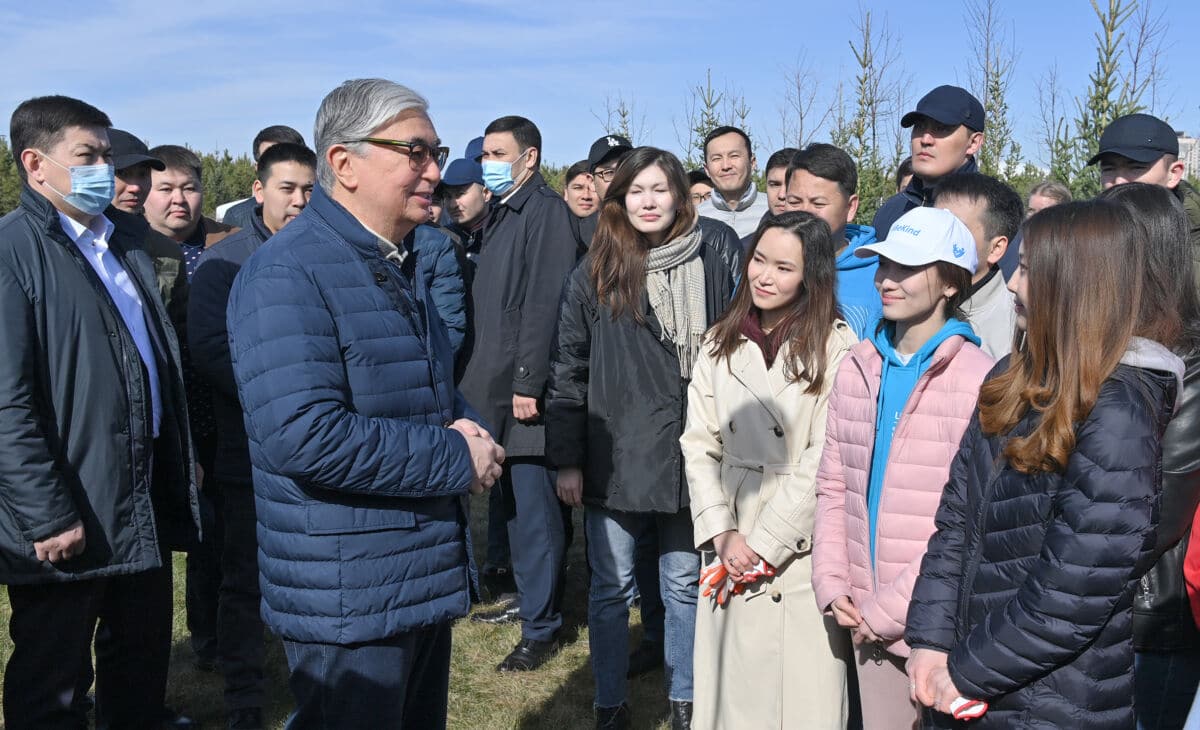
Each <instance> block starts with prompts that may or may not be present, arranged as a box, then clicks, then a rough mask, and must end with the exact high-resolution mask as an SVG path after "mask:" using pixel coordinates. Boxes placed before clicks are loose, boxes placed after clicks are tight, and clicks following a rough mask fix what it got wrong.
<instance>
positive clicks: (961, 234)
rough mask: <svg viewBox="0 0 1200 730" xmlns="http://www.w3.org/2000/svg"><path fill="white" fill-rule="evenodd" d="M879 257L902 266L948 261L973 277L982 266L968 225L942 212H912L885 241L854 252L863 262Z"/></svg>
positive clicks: (899, 220) (930, 209) (919, 210)
mask: <svg viewBox="0 0 1200 730" xmlns="http://www.w3.org/2000/svg"><path fill="white" fill-rule="evenodd" d="M876 254H877V255H879V256H883V257H884V258H887V259H891V260H892V261H895V262H896V263H898V264H900V265H902V266H925V265H927V264H932V263H933V262H935V261H945V262H946V263H950V264H954V265H955V266H961V267H962V268H964V269H966V270H967V271H969V272H971V273H972V274H974V273H975V269H976V267H978V266H979V252H977V251H976V250H975V237H974V236H972V235H971V231H970V230H969V229H968V228H967V226H966V224H964V223H963V222H962V221H960V220H959V219H958V218H957V217H956V216H955V215H954V214H953V213H951V212H950V211H948V210H942V209H941V208H913V209H912V210H910V211H908V212H907V213H905V214H904V215H902V216H900V217H899V218H898V219H896V222H895V223H893V224H892V227H891V229H889V230H888V233H887V238H886V239H885V240H883V241H877V242H876V243H869V244H867V245H865V246H859V247H858V248H856V249H854V255H855V256H859V257H861V258H864V259H865V258H867V257H868V256H871V255H876Z"/></svg>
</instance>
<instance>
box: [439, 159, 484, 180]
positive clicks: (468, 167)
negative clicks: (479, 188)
mask: <svg viewBox="0 0 1200 730" xmlns="http://www.w3.org/2000/svg"><path fill="white" fill-rule="evenodd" d="M468 183H479V184H480V185H482V184H483V166H482V165H480V164H479V163H478V162H476V161H475V160H464V159H462V158H459V159H457V160H453V161H451V162H450V164H449V165H446V171H445V172H443V173H442V184H443V185H452V186H453V185H466V184H468Z"/></svg>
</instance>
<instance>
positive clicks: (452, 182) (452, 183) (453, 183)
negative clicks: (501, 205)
mask: <svg viewBox="0 0 1200 730" xmlns="http://www.w3.org/2000/svg"><path fill="white" fill-rule="evenodd" d="M471 183H476V184H479V185H482V184H483V180H481V179H480V180H472V179H470V178H467V179H463V178H459V177H452V178H447V177H444V178H442V185H445V186H447V187H451V188H456V187H458V186H460V185H470V184H471Z"/></svg>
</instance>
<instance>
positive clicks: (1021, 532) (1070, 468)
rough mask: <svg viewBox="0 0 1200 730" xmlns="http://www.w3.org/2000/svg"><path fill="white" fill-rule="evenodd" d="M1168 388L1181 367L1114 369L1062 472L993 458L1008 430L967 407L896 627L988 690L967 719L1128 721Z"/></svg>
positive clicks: (1129, 724) (1170, 398) (1003, 724)
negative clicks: (982, 709)
mask: <svg viewBox="0 0 1200 730" xmlns="http://www.w3.org/2000/svg"><path fill="white" fill-rule="evenodd" d="M1006 366H1007V361H1002V362H1001V364H1000V365H998V366H997V371H999V370H1001V369H1002V368H1004V367H1006ZM1176 388H1177V386H1176V380H1175V376H1174V375H1171V374H1166V373H1163V372H1160V371H1157V370H1147V369H1141V368H1135V367H1131V366H1128V365H1120V366H1118V367H1117V369H1116V371H1115V372H1114V373H1113V374H1112V375H1111V376H1110V377H1109V379H1108V380H1106V381H1105V382H1104V384H1103V385H1102V387H1101V390H1100V394H1099V398H1098V399H1097V401H1096V404H1095V406H1094V407H1093V408H1092V411H1091V413H1090V414H1089V415H1088V417H1087V419H1086V420H1084V421H1083V422H1082V423H1080V424H1079V425H1078V426H1077V427H1076V439H1077V440H1076V447H1075V450H1074V452H1072V454H1071V456H1070V458H1069V459H1068V462H1067V465H1066V469H1065V470H1064V471H1063V472H1062V473H1054V474H1039V475H1032V476H1031V475H1026V474H1022V473H1020V472H1018V471H1016V470H1015V469H1013V468H1012V467H1010V466H1008V465H1007V464H1006V463H1004V462H1003V461H1002V457H1001V452H1002V451H1003V449H1004V445H1005V444H1006V443H1007V441H1008V436H989V435H986V434H984V433H982V431H981V429H980V425H979V416H978V413H976V415H975V417H974V418H973V419H972V422H971V425H970V426H969V427H968V429H967V432H966V434H965V435H964V436H963V440H962V445H961V448H960V450H959V452H958V455H957V456H956V457H955V460H954V462H953V464H952V465H951V469H950V480H949V483H948V485H947V487H946V491H945V493H944V495H943V496H942V502H941V506H940V507H939V509H938V513H937V528H938V530H937V532H936V533H935V534H934V536H933V537H932V538H931V539H930V542H929V551H928V553H927V554H926V555H925V559H924V561H923V562H922V565H921V574H920V577H919V578H918V579H917V583H916V586H915V588H914V590H913V598H912V602H911V603H910V604H909V610H908V624H907V630H906V631H905V640H906V641H907V642H908V644H909V645H910V646H912V647H913V648H914V649H917V648H925V649H935V650H938V651H943V652H948V653H949V655H950V656H949V662H948V668H949V671H950V676H951V678H952V679H953V680H954V684H955V686H956V687H957V688H958V689H959V691H960V692H961V693H962V694H963V696H965V697H969V698H974V699H983V700H987V701H988V702H989V703H990V705H991V707H990V709H989V711H988V712H987V714H986V715H984V716H983V718H982V719H980V720H976V721H974V722H972V723H971V724H970V727H971V728H973V729H976V728H1010V727H1022V728H1088V729H1089V730H1095V729H1097V728H1113V729H1114V730H1115V729H1116V728H1121V729H1122V730H1124V729H1126V728H1129V729H1132V728H1133V727H1135V724H1136V723H1135V720H1134V712H1133V644H1132V610H1131V607H1132V598H1133V590H1134V586H1135V584H1136V580H1137V578H1138V577H1139V576H1140V575H1141V574H1142V573H1143V572H1145V570H1146V569H1147V568H1148V567H1149V565H1150V563H1151V561H1152V560H1153V550H1154V546H1155V526H1156V524H1157V523H1158V513H1159V509H1158V508H1159V494H1160V487H1161V466H1160V465H1161V455H1162V445H1161V438H1162V433H1163V430H1164V429H1165V428H1166V424H1167V421H1168V420H1169V419H1170V414H1171V407H1172V404H1173V403H1174V399H1175V393H1176ZM1037 417H1038V416H1037V415H1036V414H1035V413H1032V412H1031V413H1030V414H1027V415H1026V416H1025V418H1024V419H1023V420H1022V421H1021V422H1020V423H1019V424H1018V425H1017V426H1016V427H1015V428H1014V429H1013V432H1012V435H1025V434H1028V433H1030V432H1031V431H1032V430H1033V428H1034V426H1035V424H1036V419H1037ZM927 714H928V715H929V716H928V717H927V725H932V726H936V727H954V726H955V723H954V722H953V721H952V720H951V719H950V718H949V717H947V716H946V715H940V714H934V713H927ZM963 727H965V725H964V726H963Z"/></svg>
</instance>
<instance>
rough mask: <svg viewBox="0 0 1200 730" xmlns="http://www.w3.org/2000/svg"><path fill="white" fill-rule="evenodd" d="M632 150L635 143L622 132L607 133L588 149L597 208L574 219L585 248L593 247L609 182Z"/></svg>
mask: <svg viewBox="0 0 1200 730" xmlns="http://www.w3.org/2000/svg"><path fill="white" fill-rule="evenodd" d="M632 150H633V144H632V143H631V142H630V141H629V140H628V139H627V138H626V137H624V136H622V135H620V134H606V135H604V136H603V137H601V138H600V139H598V140H596V141H595V142H592V146H591V148H590V149H588V156H587V160H586V164H587V169H588V171H589V172H591V174H592V186H593V187H595V189H596V210H595V212H593V213H592V214H591V215H588V216H585V217H583V218H580V219H579V220H578V221H573V223H576V227H577V228H578V239H579V245H580V246H581V247H582V248H584V249H587V248H590V247H591V245H592V236H594V235H596V225H597V224H598V223H599V222H600V209H601V208H603V207H604V196H605V194H607V193H608V186H609V183H611V182H612V181H613V176H614V175H616V174H617V167H619V166H620V164H621V160H624V159H625V157H626V156H627V155H628V154H629V153H630V152H631V151H632Z"/></svg>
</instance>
